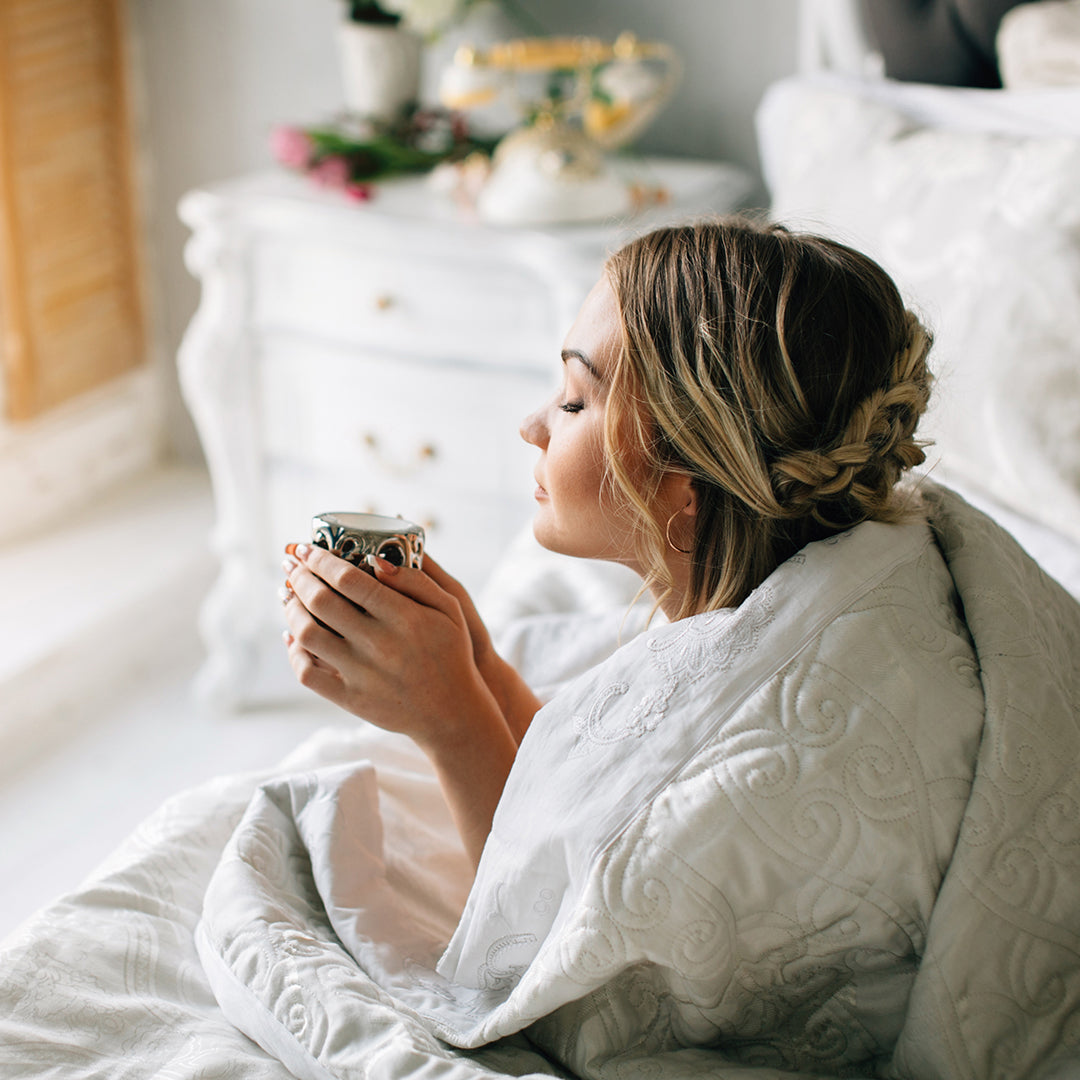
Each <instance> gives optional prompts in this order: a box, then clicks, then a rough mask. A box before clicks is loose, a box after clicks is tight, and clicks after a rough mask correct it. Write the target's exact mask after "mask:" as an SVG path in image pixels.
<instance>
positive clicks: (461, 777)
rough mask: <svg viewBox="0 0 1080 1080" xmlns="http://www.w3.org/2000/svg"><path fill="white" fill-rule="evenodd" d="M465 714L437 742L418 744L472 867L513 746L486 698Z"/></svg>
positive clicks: (507, 770)
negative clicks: (443, 797)
mask: <svg viewBox="0 0 1080 1080" xmlns="http://www.w3.org/2000/svg"><path fill="white" fill-rule="evenodd" d="M487 700H488V706H487V707H486V708H485V707H483V704H482V703H480V706H481V707H480V711H479V713H478V711H477V708H476V704H475V703H474V705H473V707H472V708H471V709H470V710H469V714H468V716H467V718H465V717H463V722H462V723H460V724H457V725H454V724H450V725H448V728H447V733H446V735H445V736H444V737H443V738H440V739H439V740H438V741H434V742H430V743H428V744H426V745H425V744H421V746H422V749H423V750H424V752H425V753H426V754H427V756H428V758H429V759H430V760H431V762H432V764H433V765H434V767H435V773H436V776H437V777H438V779H439V784H440V785H441V787H442V790H443V795H444V796H445V798H446V801H447V804H448V805H449V807H450V812H451V814H452V815H453V817H454V823H455V825H456V826H457V829H458V832H459V834H460V835H461V839H462V841H463V842H464V844H465V850H466V852H467V853H468V855H469V858H470V859H471V860H472V863H473V865H474V866H476V865H477V864H478V863H479V862H480V855H481V853H482V852H483V850H484V844H485V843H486V842H487V838H488V833H490V832H491V822H492V820H493V819H494V817H495V808H496V806H498V803H499V799H500V797H501V796H502V791H503V787H504V786H505V784H506V778H507V777H508V776H509V775H510V769H511V767H512V766H513V764H514V756H515V755H516V753H517V742H516V741H515V739H514V737H513V736H512V735H511V733H510V730H509V728H508V726H507V724H506V723H505V722H504V718H503V716H502V715H501V713H499V712H498V711H497V709H496V703H495V701H494V700H493V699H492V698H490V697H489V698H488V699H487Z"/></svg>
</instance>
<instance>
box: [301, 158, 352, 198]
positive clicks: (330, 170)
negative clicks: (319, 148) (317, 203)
mask: <svg viewBox="0 0 1080 1080" xmlns="http://www.w3.org/2000/svg"><path fill="white" fill-rule="evenodd" d="M308 176H310V177H311V179H312V180H314V181H315V183H316V184H320V185H321V186H322V187H327V188H333V189H334V190H336V191H341V190H344V189H345V187H346V186H347V185H348V183H349V163H348V162H347V161H346V160H345V159H344V158H343V157H338V156H337V155H336V154H329V155H328V156H327V157H324V158H323V159H322V161H320V162H319V163H318V164H317V165H313V166H312V167H311V169H310V170H309V171H308Z"/></svg>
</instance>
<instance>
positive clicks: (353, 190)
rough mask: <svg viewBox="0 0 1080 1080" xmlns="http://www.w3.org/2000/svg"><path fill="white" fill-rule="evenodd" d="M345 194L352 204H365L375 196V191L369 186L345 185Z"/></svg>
mask: <svg viewBox="0 0 1080 1080" xmlns="http://www.w3.org/2000/svg"><path fill="white" fill-rule="evenodd" d="M345 194H346V195H348V196H349V198H350V199H352V200H353V201H354V202H367V201H368V200H369V199H370V198H372V197H373V196H374V194H375V189H374V188H373V187H372V186H371V185H370V184H355V183H354V184H346V185H345Z"/></svg>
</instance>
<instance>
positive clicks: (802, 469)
mask: <svg viewBox="0 0 1080 1080" xmlns="http://www.w3.org/2000/svg"><path fill="white" fill-rule="evenodd" d="M606 273H607V276H608V279H609V281H610V283H611V285H612V288H613V290H614V292H615V296H616V299H617V301H618V305H619V312H620V321H621V324H622V325H621V336H622V340H621V347H620V349H619V354H618V357H617V359H616V363H615V368H614V372H613V375H612V384H611V388H610V391H609V394H608V407H607V414H606V419H605V448H606V451H607V460H608V468H609V476H610V481H611V482H612V484H613V485H614V486H615V488H616V489H617V490H618V491H619V492H620V493H621V494H622V496H623V499H622V502H623V503H624V505H626V507H627V511H628V513H629V514H630V515H631V519H632V523H633V526H634V529H635V534H636V539H637V548H638V558H639V560H640V564H641V566H642V567H644V568H645V571H646V584H647V585H649V586H656V585H659V587H660V591H661V593H663V592H665V591H667V590H670V588H671V585H672V582H671V577H670V573H669V571H668V569H667V566H666V562H665V550H666V548H667V546H668V545H669V543H671V541H670V538H669V537H668V536H667V533H666V530H665V526H666V525H667V524H668V522H666V521H657V520H655V518H654V516H653V514H654V511H653V510H652V507H654V506H655V499H656V495H657V492H658V490H659V486H660V481H661V478H662V476H663V475H664V473H665V472H667V471H669V470H671V469H676V470H682V471H685V473H686V474H687V475H688V476H689V477H690V480H691V483H692V486H693V490H694V492H695V494H696V496H697V514H696V517H695V518H694V519H693V520H694V523H695V524H694V536H693V541H692V544H691V545H690V547H689V554H690V555H691V566H692V568H691V579H690V587H689V589H688V590H687V594H686V597H685V599H684V602H683V605H682V610H681V611H680V612H678V614H677V615H676V617H678V618H682V617H684V616H686V615H690V614H694V613H696V612H700V611H707V610H712V609H715V608H719V607H727V606H732V605H736V604H738V603H740V602H741V601H742V600H743V599H744V598H745V597H746V595H747V594H748V593H749V592H750V591H751V590H752V589H753V588H754V587H756V586H757V585H758V584H759V583H760V582H761V581H763V580H764V579H765V578H766V577H767V576H768V575H769V574H770V573H772V571H773V570H774V569H775V568H776V567H777V566H778V565H779V564H780V563H781V562H783V561H784V560H785V559H787V558H788V557H789V556H790V555H792V554H794V552H796V551H798V550H799V549H800V548H802V547H803V546H805V545H806V544H807V543H809V542H810V541H812V540H817V539H822V538H824V537H825V536H829V535H831V534H833V533H836V532H840V531H842V530H844V529H848V528H850V527H851V526H853V525H855V524H857V523H858V522H860V521H864V520H866V519H873V520H876V521H887V522H891V521H898V520H901V519H902V518H903V517H904V516H905V510H904V507H903V503H902V500H900V499H898V498H897V495H896V491H895V486H896V483H897V481H898V480H899V478H900V476H901V474H902V473H903V472H904V471H905V470H907V469H909V468H910V467H911V466H913V465H917V464H920V463H921V462H922V461H923V460H924V457H925V455H924V454H923V451H922V446H923V445H925V444H923V443H920V442H918V441H916V440H915V439H914V437H913V436H914V432H915V428H916V425H917V424H918V421H919V418H920V416H921V415H922V414H923V412H924V411H925V409H926V405H927V401H928V399H929V394H930V382H931V376H930V372H929V369H928V368H927V365H926V356H927V352H928V351H929V349H930V344H931V336H930V334H929V333H928V332H927V330H926V329H925V328H924V327H923V326H922V324H921V323H920V322H919V320H918V319H917V318H916V317H915V315H913V314H912V313H911V312H910V311H908V310H906V308H905V307H904V303H903V301H902V300H901V297H900V294H899V292H898V290H897V288H896V286H895V285H894V284H893V282H892V280H891V279H890V278H889V276H888V275H887V274H886V273H885V271H884V270H882V269H881V267H880V266H878V265H877V264H876V263H875V262H873V261H872V260H871V259H869V258H867V257H866V256H865V255H862V254H860V253H859V252H857V251H854V250H853V249H851V248H849V247H846V246H844V245H843V244H839V243H836V242H835V241H832V240H828V239H825V238H823V237H818V236H811V235H805V234H796V233H793V232H790V231H788V230H787V229H785V228H783V227H782V226H779V225H758V224H754V223H752V222H749V221H745V220H731V219H729V220H726V221H715V222H705V223H700V224H696V225H690V226H684V227H678V228H665V229H660V230H657V231H656V232H653V233H650V234H649V235H647V236H644V237H642V238H641V239H638V240H635V241H633V242H631V243H630V244H628V245H627V246H626V247H624V248H622V249H621V250H620V251H618V252H616V254H615V255H613V256H612V257H611V258H610V259H609V260H608V263H607V266H606ZM642 460H644V462H645V468H644V469H641V468H634V469H633V470H631V469H629V468H628V467H627V464H626V463H627V462H628V461H632V462H637V463H640V462H641V461H642ZM654 591H655V589H654Z"/></svg>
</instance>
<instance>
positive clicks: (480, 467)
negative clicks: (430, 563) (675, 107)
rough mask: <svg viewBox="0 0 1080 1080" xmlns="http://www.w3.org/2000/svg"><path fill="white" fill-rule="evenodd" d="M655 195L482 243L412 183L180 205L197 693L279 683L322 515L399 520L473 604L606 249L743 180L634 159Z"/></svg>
mask: <svg viewBox="0 0 1080 1080" xmlns="http://www.w3.org/2000/svg"><path fill="white" fill-rule="evenodd" d="M625 167H626V168H627V169H631V170H633V171H635V172H637V173H638V174H639V175H640V176H641V178H642V180H644V181H645V182H647V183H650V184H662V185H663V186H664V187H665V188H666V189H667V190H668V191H669V193H670V199H669V201H668V202H667V203H666V204H664V205H663V206H662V207H658V208H655V209H653V210H651V211H649V212H648V213H645V214H641V215H639V216H637V217H635V218H632V219H628V220H619V221H612V222H610V223H605V224H603V225H599V226H566V227H552V228H547V229H543V230H540V229H511V228H493V227H486V226H483V225H480V224H477V223H475V222H468V221H464V220H462V217H461V215H460V213H459V212H458V210H457V209H456V208H455V207H454V206H453V205H452V204H451V203H450V202H449V201H447V200H445V199H444V198H443V197H441V196H438V195H436V194H434V193H432V192H431V191H430V190H429V189H428V187H427V185H426V183H425V182H424V181H423V180H420V179H416V180H412V179H410V180H400V181H395V182H391V183H385V184H381V185H379V187H378V191H377V195H376V198H375V199H374V200H373V201H372V202H371V203H367V204H362V205H357V204H355V203H351V202H348V201H347V200H345V199H344V198H343V197H342V196H339V195H337V194H336V193H332V192H327V191H323V190H320V189H318V188H317V187H315V186H314V185H313V184H311V183H310V182H308V181H307V180H304V179H302V178H300V177H296V176H292V175H288V174H284V173H271V174H265V175H257V176H252V177H246V178H243V179H239V180H235V181H231V182H227V183H223V184H219V185H215V186H213V187H208V188H204V189H200V190H196V191H193V192H191V193H190V194H188V195H187V196H185V198H184V199H183V201H182V202H181V204H180V216H181V217H182V219H183V220H184V222H185V223H186V224H188V225H189V226H190V227H191V229H192V230H193V236H192V238H191V240H190V242H189V244H188V248H187V261H188V266H189V268H190V270H191V271H192V273H193V274H195V275H196V276H197V277H198V278H199V279H200V280H201V282H202V290H203V291H202V302H201V304H200V307H199V310H198V311H197V313H196V314H195V317H194V318H193V320H192V322H191V325H190V326H189V328H188V331H187V334H186V335H185V338H184V341H183V344H182V346H181V349H180V356H179V363H180V375H181V382H182V387H183V392H184V396H185V398H186V401H187V404H188V407H189V408H190V410H191V413H192V416H193V417H194V420H195V424H196V426H197V428H198V431H199V435H200V438H201V439H202V444H203V448H204V450H205V452H206V457H207V461H208V463H209V467H210V473H211V478H212V480H213V486H214V497H215V504H216V531H215V546H216V550H217V553H218V554H219V556H220V558H221V573H220V575H219V577H218V580H217V582H216V584H215V586H214V588H213V590H212V592H211V594H210V596H209V597H208V599H207V601H206V603H205V605H204V607H203V612H202V631H203V635H204V638H205V641H206V646H207V649H208V659H207V663H206V665H205V668H204V670H203V674H202V690H203V691H204V693H205V694H206V695H207V696H209V697H211V698H212V699H214V700H216V701H218V702H219V703H223V704H228V705H242V704H243V703H245V702H249V701H256V700H260V699H265V698H267V697H273V696H278V695H280V694H282V693H286V692H289V691H291V689H292V688H293V686H294V683H293V680H292V678H291V673H290V672H289V670H288V665H287V661H286V657H285V650H284V647H283V645H282V643H281V630H282V628H283V625H284V622H283V618H282V614H281V608H280V604H279V602H278V599H277V592H278V587H279V585H280V584H281V581H282V573H281V569H280V565H281V559H282V556H283V548H284V545H285V544H286V543H287V542H288V541H290V540H304V539H307V537H308V536H309V523H310V519H311V516H312V515H313V514H315V513H318V512H320V511H328V510H372V511H375V512H377V513H384V514H396V513H400V514H402V515H403V516H405V517H407V518H410V519H411V520H414V521H418V522H420V523H422V524H424V525H425V526H426V527H427V529H428V547H429V549H430V550H431V552H432V554H433V555H434V556H435V557H436V558H437V559H439V561H440V562H441V563H442V564H443V565H444V566H445V567H446V568H447V569H448V570H449V571H450V572H451V573H453V574H455V575H456V576H458V577H459V578H461V580H462V581H463V582H464V583H465V584H466V586H468V587H469V589H470V590H471V591H475V590H476V589H478V588H479V587H480V586H481V585H482V584H483V581H484V579H485V577H486V575H487V573H488V571H489V569H490V567H491V566H492V564H493V562H494V560H496V559H497V558H498V555H499V553H500V551H501V550H502V549H503V547H504V546H505V545H506V543H507V542H508V540H509V539H510V537H511V536H512V535H514V534H515V533H516V532H517V531H518V530H519V529H520V528H521V527H522V525H523V523H524V522H526V521H527V520H528V518H529V517H530V515H531V513H532V508H533V503H532V489H533V482H532V466H533V463H534V458H535V451H534V450H533V449H532V448H531V447H528V446H526V445H525V444H524V443H522V442H521V440H520V439H519V437H518V434H517V430H518V423H519V421H520V419H521V418H522V417H523V416H524V415H525V414H526V413H527V412H529V411H530V410H531V409H533V408H535V407H536V405H537V404H538V403H539V402H540V401H541V400H542V399H543V397H544V396H545V395H546V394H547V393H550V392H551V389H552V387H553V386H554V385H555V380H556V378H557V374H558V371H557V368H558V353H559V346H560V342H561V341H562V337H563V335H564V333H565V331H566V330H567V328H568V327H569V325H570V323H571V321H572V320H573V317H574V315H575V313H576V311H577V308H578V307H579V305H580V303H581V301H582V299H583V298H584V296H585V294H586V292H587V291H588V290H589V288H590V287H591V285H592V284H593V282H594V281H595V280H596V278H597V277H598V275H599V272H600V268H601V265H602V263H603V260H604V257H605V255H606V254H607V253H609V252H610V251H612V250H613V249H615V248H616V247H618V246H619V244H620V243H622V242H624V241H625V240H626V239H628V238H629V237H631V236H632V235H635V234H638V233H640V232H643V231H645V230H647V229H649V228H652V227H654V226H656V225H659V224H663V223H667V222H671V221H676V220H685V219H687V218H691V217H694V216H696V215H700V214H705V213H725V212H729V211H731V210H732V209H734V208H736V207H737V206H738V205H739V204H740V201H741V200H742V199H744V198H745V197H746V196H747V194H748V192H749V191H750V190H751V187H752V184H751V181H750V179H749V177H748V176H747V174H746V173H744V172H743V171H742V170H740V169H737V168H735V167H732V166H728V165H722V164H713V163H706V162H691V161H675V160H661V159H646V160H643V161H638V162H630V163H628V164H627V165H626V166H625Z"/></svg>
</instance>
